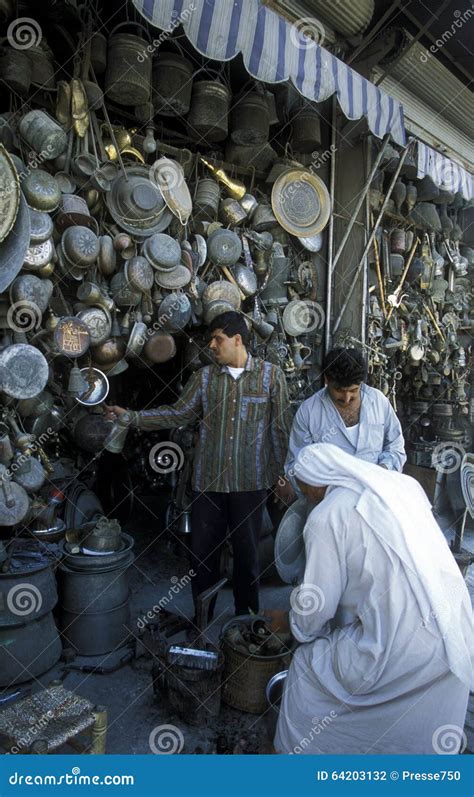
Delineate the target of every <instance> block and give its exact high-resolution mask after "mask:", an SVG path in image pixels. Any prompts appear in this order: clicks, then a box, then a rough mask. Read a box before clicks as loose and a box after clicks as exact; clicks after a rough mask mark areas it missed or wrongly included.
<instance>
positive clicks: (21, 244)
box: [0, 192, 30, 293]
mask: <svg viewBox="0 0 474 797" xmlns="http://www.w3.org/2000/svg"><path fill="white" fill-rule="evenodd" d="M29 243H30V216H29V213H28V205H27V204H26V200H25V198H24V196H23V194H22V193H21V192H20V209H19V211H18V215H17V217H16V221H15V224H14V226H13V229H12V231H11V233H10V235H8V236H7V237H6V239H5V240H4V241H2V242H1V243H0V263H1V264H2V267H1V269H0V293H3V292H4V291H5V290H6V289H7V288H8V286H9V285H10V283H11V282H13V280H14V279H15V277H16V275H17V274H18V272H19V271H20V269H21V267H22V265H23V263H24V260H25V255H26V252H27V250H28V246H29Z"/></svg>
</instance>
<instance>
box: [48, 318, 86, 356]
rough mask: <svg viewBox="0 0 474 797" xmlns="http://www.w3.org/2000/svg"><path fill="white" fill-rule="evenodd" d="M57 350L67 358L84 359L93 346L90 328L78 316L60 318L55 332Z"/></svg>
mask: <svg viewBox="0 0 474 797" xmlns="http://www.w3.org/2000/svg"><path fill="white" fill-rule="evenodd" d="M54 342H55V344H56V348H57V349H58V351H59V352H60V353H61V354H64V355H65V356H66V357H73V358H76V357H82V355H83V354H85V353H86V351H87V350H88V348H89V346H90V345H91V336H90V334H89V328H88V326H87V324H86V322H85V321H83V320H82V319H81V318H77V317H76V316H64V317H63V318H60V319H59V321H58V323H57V325H56V329H55V330H54Z"/></svg>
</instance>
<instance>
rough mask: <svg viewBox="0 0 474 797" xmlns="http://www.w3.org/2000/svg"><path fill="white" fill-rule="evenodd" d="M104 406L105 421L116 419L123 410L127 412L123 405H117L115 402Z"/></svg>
mask: <svg viewBox="0 0 474 797" xmlns="http://www.w3.org/2000/svg"><path fill="white" fill-rule="evenodd" d="M104 407H105V415H104V420H106V421H116V420H117V418H118V417H119V416H120V415H123V414H124V412H127V410H126V409H124V408H123V407H119V406H117V405H116V404H104Z"/></svg>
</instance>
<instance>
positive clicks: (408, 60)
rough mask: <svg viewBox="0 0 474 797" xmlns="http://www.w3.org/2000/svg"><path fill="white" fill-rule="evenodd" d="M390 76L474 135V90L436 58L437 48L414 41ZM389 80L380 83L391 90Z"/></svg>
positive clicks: (453, 122) (457, 125)
mask: <svg viewBox="0 0 474 797" xmlns="http://www.w3.org/2000/svg"><path fill="white" fill-rule="evenodd" d="M409 38H410V39H412V38H413V37H411V36H409ZM440 43H442V42H441V40H440ZM434 46H435V47H436V45H434ZM440 49H441V48H440ZM390 77H391V78H392V79H393V80H395V82H398V83H401V84H402V86H403V87H404V88H406V89H408V91H410V92H412V93H413V94H414V95H415V96H417V97H419V98H420V99H422V100H423V102H425V103H426V104H427V105H429V106H431V108H434V109H435V110H436V111H437V112H438V114H441V115H442V116H443V117H444V118H445V119H447V120H449V121H450V122H451V123H452V124H453V125H454V126H455V127H458V128H459V129H460V130H462V131H464V132H465V133H467V135H468V136H470V137H471V138H472V137H473V136H474V94H473V92H472V91H471V90H470V89H469V88H467V86H464V85H463V83H461V81H460V80H458V79H457V78H456V77H455V76H454V75H452V74H451V72H450V71H449V70H448V69H446V67H445V66H443V64H441V63H440V61H438V60H437V58H436V52H430V51H429V50H426V49H425V48H424V47H422V46H421V44H420V43H419V42H415V44H414V45H413V46H412V47H411V49H410V50H409V51H408V52H407V54H406V55H405V56H404V57H403V58H402V59H401V60H400V61H399V62H398V63H397V64H395V65H394V66H393V67H392V68H390ZM387 81H388V78H387V79H385V80H384V81H383V82H382V84H381V85H382V86H383V87H384V88H385V89H386V91H387V92H390V93H391V94H392V93H393V92H392V91H391V89H389V88H388V86H389V83H388V82H387ZM390 85H392V83H390ZM395 96H396V95H395Z"/></svg>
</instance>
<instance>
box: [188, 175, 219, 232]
mask: <svg viewBox="0 0 474 797" xmlns="http://www.w3.org/2000/svg"><path fill="white" fill-rule="evenodd" d="M220 193H221V190H220V188H219V183H218V182H217V181H216V180H213V179H212V178H211V177H202V178H201V179H200V180H199V182H198V184H197V188H196V195H195V197H194V202H193V207H194V211H193V215H194V219H195V220H196V221H215V220H216V218H217V210H218V207H219V197H220Z"/></svg>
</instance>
